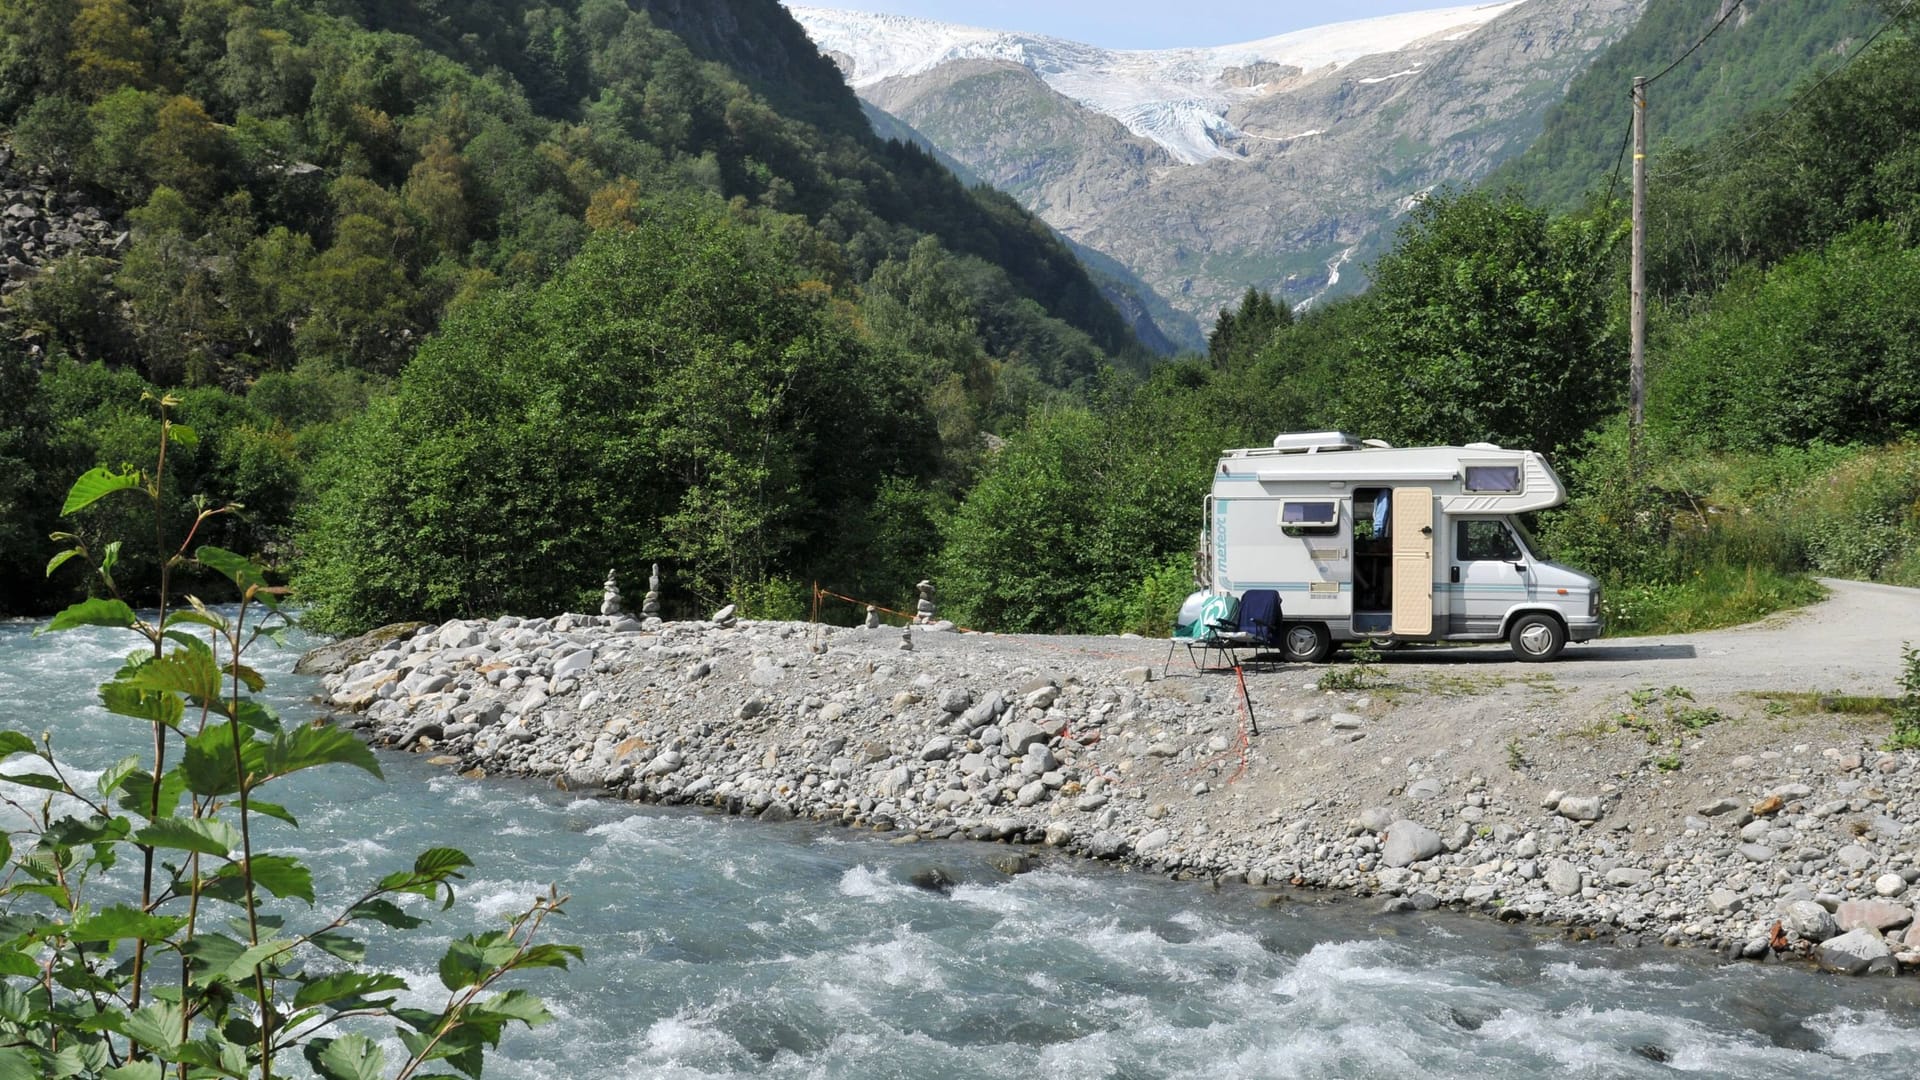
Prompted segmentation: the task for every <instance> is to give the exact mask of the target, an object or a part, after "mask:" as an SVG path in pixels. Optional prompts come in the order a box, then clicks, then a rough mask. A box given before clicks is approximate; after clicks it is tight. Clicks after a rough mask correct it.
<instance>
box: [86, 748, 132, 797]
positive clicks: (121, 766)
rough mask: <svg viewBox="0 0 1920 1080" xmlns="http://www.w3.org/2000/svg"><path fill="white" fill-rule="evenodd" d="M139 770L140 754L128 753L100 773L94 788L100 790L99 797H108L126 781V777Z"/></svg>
mask: <svg viewBox="0 0 1920 1080" xmlns="http://www.w3.org/2000/svg"><path fill="white" fill-rule="evenodd" d="M139 771H140V756H139V755H138V754H129V755H127V756H126V757H123V758H121V759H120V760H119V761H116V762H114V763H113V766H112V767H111V768H109V769H107V770H106V771H105V772H103V773H101V774H100V779H99V780H98V781H96V782H95V783H94V785H93V786H94V789H95V790H97V791H98V792H100V797H101V798H103V799H105V798H110V797H112V795H113V793H114V791H116V790H117V789H118V788H119V787H120V785H121V784H123V783H125V782H126V779H127V777H129V776H132V775H133V774H134V773H137V772H139Z"/></svg>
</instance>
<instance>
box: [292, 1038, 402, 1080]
mask: <svg viewBox="0 0 1920 1080" xmlns="http://www.w3.org/2000/svg"><path fill="white" fill-rule="evenodd" d="M323 1043H324V1044H325V1045H322V1044H323ZM307 1063H308V1064H310V1065H312V1066H313V1071H315V1072H317V1073H319V1074H320V1075H321V1076H323V1077H325V1078H326V1080H381V1077H382V1076H384V1075H385V1074H386V1064H387V1053H386V1051H384V1050H382V1049H380V1047H379V1046H378V1045H376V1044H375V1043H374V1042H373V1040H371V1039H369V1038H367V1037H366V1036H364V1035H342V1036H340V1037H339V1038H337V1039H315V1040H314V1041H313V1042H312V1043H310V1044H309V1045H308V1049H307Z"/></svg>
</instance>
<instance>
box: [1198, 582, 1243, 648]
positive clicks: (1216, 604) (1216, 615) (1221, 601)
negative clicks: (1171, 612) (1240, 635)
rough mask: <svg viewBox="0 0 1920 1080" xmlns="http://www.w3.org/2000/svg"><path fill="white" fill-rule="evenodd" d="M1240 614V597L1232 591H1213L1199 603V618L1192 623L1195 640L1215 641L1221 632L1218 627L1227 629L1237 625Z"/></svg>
mask: <svg viewBox="0 0 1920 1080" xmlns="http://www.w3.org/2000/svg"><path fill="white" fill-rule="evenodd" d="M1239 616H1240V598H1239V597H1237V596H1235V595H1233V594H1232V593H1215V594H1213V595H1212V596H1209V597H1207V598H1206V600H1205V601H1203V602H1202V603H1201V604H1200V619H1199V621H1198V622H1196V623H1195V624H1194V627H1193V638H1194V640H1195V641H1215V640H1218V638H1219V635H1220V633H1221V631H1220V629H1219V628H1220V627H1222V626H1225V627H1227V628H1229V629H1231V628H1232V627H1234V626H1235V625H1237V620H1238V619H1239Z"/></svg>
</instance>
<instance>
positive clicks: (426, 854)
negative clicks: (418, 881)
mask: <svg viewBox="0 0 1920 1080" xmlns="http://www.w3.org/2000/svg"><path fill="white" fill-rule="evenodd" d="M472 865H473V860H472V859H470V858H468V857H467V853H466V852H464V851H461V850H460V849H459V848H450V847H437V848H428V849H427V850H425V851H423V852H421V853H420V855H419V857H417V858H415V859H414V860H413V872H414V873H416V874H423V875H426V876H428V877H435V878H444V877H447V876H448V875H450V874H452V873H453V872H454V871H455V870H464V869H466V868H467V867H470V866H472Z"/></svg>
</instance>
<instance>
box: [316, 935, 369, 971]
mask: <svg viewBox="0 0 1920 1080" xmlns="http://www.w3.org/2000/svg"><path fill="white" fill-rule="evenodd" d="M307 940H308V941H310V942H312V943H313V944H314V946H315V947H316V948H319V949H321V950H323V951H324V952H326V953H327V955H329V956H335V957H338V958H340V959H342V960H345V961H346V962H347V963H349V964H358V963H360V962H361V961H363V960H365V959H366V958H367V944H366V942H364V941H360V940H358V939H356V938H352V937H348V936H347V935H346V934H344V933H342V932H340V931H338V930H327V931H324V932H322V933H318V934H315V935H313V936H312V937H311V938H308V939H307Z"/></svg>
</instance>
